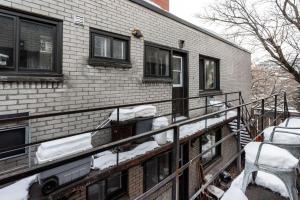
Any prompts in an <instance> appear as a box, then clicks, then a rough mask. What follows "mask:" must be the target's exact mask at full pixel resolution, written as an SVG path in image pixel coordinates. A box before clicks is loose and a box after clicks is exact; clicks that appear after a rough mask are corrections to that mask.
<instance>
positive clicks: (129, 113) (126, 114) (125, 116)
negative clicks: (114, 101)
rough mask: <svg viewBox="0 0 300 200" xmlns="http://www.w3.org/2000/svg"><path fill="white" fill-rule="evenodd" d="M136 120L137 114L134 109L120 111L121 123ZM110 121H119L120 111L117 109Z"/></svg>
mask: <svg viewBox="0 0 300 200" xmlns="http://www.w3.org/2000/svg"><path fill="white" fill-rule="evenodd" d="M134 118H135V113H134V112H133V110H132V109H126V108H122V109H119V121H127V120H130V119H134ZM109 119H110V120H111V121H118V111H117V109H115V110H114V111H113V112H112V114H111V115H110V117H109Z"/></svg>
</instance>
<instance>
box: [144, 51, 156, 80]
mask: <svg viewBox="0 0 300 200" xmlns="http://www.w3.org/2000/svg"><path fill="white" fill-rule="evenodd" d="M145 51H146V69H145V70H146V71H145V74H146V75H148V76H158V75H159V64H158V63H159V62H158V49H157V48H154V47H149V46H146V49H145Z"/></svg>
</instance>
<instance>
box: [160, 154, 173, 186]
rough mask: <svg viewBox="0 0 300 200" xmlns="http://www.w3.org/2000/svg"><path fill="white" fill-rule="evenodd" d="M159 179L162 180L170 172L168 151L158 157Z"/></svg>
mask: <svg viewBox="0 0 300 200" xmlns="http://www.w3.org/2000/svg"><path fill="white" fill-rule="evenodd" d="M158 162H159V181H162V180H163V179H165V178H166V177H167V176H168V175H169V174H170V165H169V153H167V154H164V155H163V156H161V157H159V159H158Z"/></svg>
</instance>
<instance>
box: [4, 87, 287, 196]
mask: <svg viewBox="0 0 300 200" xmlns="http://www.w3.org/2000/svg"><path fill="white" fill-rule="evenodd" d="M231 94H236V93H231ZM238 94H239V93H238ZM222 95H224V96H225V101H224V102H223V103H228V102H229V101H228V99H227V98H228V96H227V95H229V93H227V95H226V93H225V94H222ZM226 96H227V97H226ZM202 97H203V96H202ZM273 97H274V98H275V97H276V99H278V98H283V104H284V109H286V106H285V105H287V102H286V94H285V93H279V94H274V95H272V96H270V97H267V98H264V99H260V100H256V101H253V102H248V103H244V102H243V103H242V102H241V103H240V104H239V105H237V106H233V107H230V108H227V109H224V110H220V111H217V112H214V113H210V114H205V115H203V116H199V117H195V118H192V119H187V120H185V121H182V122H174V123H173V124H171V125H170V126H168V127H166V128H162V129H159V130H155V131H149V132H146V133H143V134H139V135H135V136H132V137H129V138H125V139H122V140H119V141H115V142H111V143H109V144H105V145H101V146H98V147H94V148H93V149H90V150H86V151H84V152H81V153H78V154H76V155H70V156H66V157H64V158H61V159H57V160H55V161H50V162H48V163H45V164H40V165H36V166H33V167H31V168H28V169H22V170H19V171H16V172H13V173H8V174H5V175H3V176H0V185H4V184H7V183H10V182H13V181H16V180H19V179H22V178H25V177H28V176H31V175H34V174H37V173H40V172H43V171H45V170H49V169H53V168H55V167H58V166H62V165H65V164H68V163H71V162H74V161H78V160H80V159H83V158H86V157H88V156H92V155H95V154H97V153H100V152H103V151H106V150H110V149H118V148H119V147H120V146H122V145H124V144H128V143H131V142H135V141H137V140H140V139H144V138H150V137H152V136H154V135H156V134H160V133H162V132H166V131H171V133H172V135H173V141H172V142H171V145H172V151H173V160H174V161H175V162H173V165H174V166H173V169H174V171H173V173H171V175H170V176H168V177H167V178H166V179H164V180H163V181H162V182H160V183H158V184H157V185H156V186H154V187H153V188H152V189H150V190H148V191H147V192H145V193H144V194H142V195H141V196H139V197H138V198H137V199H146V198H147V197H149V196H150V195H151V194H153V193H154V192H155V191H157V190H158V189H159V188H161V187H163V186H164V185H165V184H166V183H169V182H173V199H176V200H177V199H178V197H179V196H178V193H179V174H180V173H181V172H183V170H185V169H187V168H188V167H189V166H190V165H191V164H192V163H194V162H195V161H199V160H200V159H201V158H202V156H203V155H204V154H206V153H208V152H209V151H211V150H212V149H213V148H215V147H216V146H217V145H220V144H222V143H223V142H225V141H227V140H228V139H229V138H232V137H236V138H237V149H238V151H237V153H236V154H235V155H234V156H233V157H232V158H231V159H230V160H229V161H227V162H226V164H224V167H223V168H222V169H220V170H219V171H218V173H216V174H215V175H214V176H213V177H217V176H218V175H219V174H220V173H221V172H222V171H223V170H224V169H226V168H227V167H228V166H229V165H230V164H232V163H233V162H234V161H237V168H238V169H239V170H241V168H242V162H241V154H242V152H243V151H244V150H243V149H242V148H241V144H240V131H241V130H242V129H243V128H245V127H249V126H253V125H254V126H258V123H252V122H251V120H250V121H249V122H245V123H244V124H243V125H241V120H242V109H243V110H245V112H247V111H246V107H247V106H252V105H254V104H257V103H258V102H261V103H262V108H264V106H265V105H264V103H265V100H266V99H270V98H273ZM193 98H195V99H196V98H200V97H191V98H188V99H193ZM204 98H205V99H206V102H207V98H208V95H207V96H204ZM237 100H239V99H237ZM173 101H176V100H164V101H152V102H146V103H137V104H127V105H119V106H109V107H102V108H92V109H82V110H77V111H66V112H61V113H50V114H42V115H34V116H25V117H15V118H8V119H0V123H7V122H12V121H13V122H16V121H24V120H30V119H38V118H43V117H49V116H60V115H66V114H75V113H82V112H91V111H101V110H105V109H112V108H116V109H120V108H124V107H132V106H137V105H145V104H155V103H161V102H173ZM232 101H233V100H232ZM234 101H236V100H235V99H234ZM277 106H279V105H277V101H275V108H277ZM203 107H204V109H205V110H207V108H208V107H209V105H207V104H206V105H205V106H201V107H199V109H200V108H201V109H203ZM262 110H264V109H262ZM274 111H275V113H276V117H277V118H279V117H282V116H279V115H278V114H277V109H275V110H274ZM229 112H235V115H234V116H232V118H227V117H228V116H227V114H228V113H229ZM287 112H288V111H287V110H285V112H284V113H282V115H283V114H284V115H285V116H283V117H287V116H288V114H287ZM172 114H173V113H171V115H172ZM222 114H224V116H223V115H222ZM264 114H265V113H264V112H261V113H260V116H258V117H257V118H258V119H261V120H262V122H263V118H264ZM216 116H219V117H220V116H222V117H221V119H222V121H226V120H230V119H231V120H232V119H233V118H234V119H237V121H238V124H237V130H236V131H233V132H231V133H230V134H229V135H227V136H225V137H223V138H222V139H221V140H219V141H218V142H216V143H215V144H214V145H212V146H211V147H210V148H208V149H207V150H205V151H203V152H202V153H200V154H198V155H197V156H196V157H194V158H192V159H191V160H189V161H188V162H187V163H186V164H185V165H183V166H181V167H179V162H178V161H179V148H180V139H181V138H180V133H181V129H180V127H182V126H185V125H190V124H194V123H197V122H199V121H205V127H204V129H203V130H204V131H205V130H208V128H209V127H210V126H209V124H208V119H209V118H212V117H216ZM275 120H276V119H275ZM97 130H99V129H93V130H88V131H84V132H81V133H76V134H73V135H79V134H84V133H89V132H92V131H97ZM261 134H262V133H259V134H257V135H256V137H255V138H254V139H253V140H255V139H256V138H257V137H258V136H260V135H261ZM73 135H68V136H61V137H56V138H52V139H47V140H42V141H38V142H32V143H29V144H25V145H19V146H15V147H13V148H8V149H1V150H0V151H1V153H4V152H7V151H11V150H15V149H20V148H24V147H28V146H32V145H37V144H40V143H43V142H48V141H53V140H56V139H61V138H66V137H70V136H73ZM117 154H118V152H117ZM117 158H118V155H117ZM116 164H117V165H118V164H119V163H118V160H117V161H116ZM210 183H211V182H210V181H208V182H207V183H205V184H204V185H203V186H202V187H201V188H199V190H198V191H197V192H196V193H195V194H194V195H193V196H192V197H191V199H196V198H197V197H198V196H199V195H200V194H201V193H202V192H203V191H204V190H205V189H206V187H207V186H208V185H209V184H210Z"/></svg>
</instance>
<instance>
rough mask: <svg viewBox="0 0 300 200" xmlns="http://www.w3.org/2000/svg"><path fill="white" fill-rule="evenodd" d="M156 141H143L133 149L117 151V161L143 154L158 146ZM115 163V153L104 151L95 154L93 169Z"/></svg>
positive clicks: (110, 165)
mask: <svg viewBox="0 0 300 200" xmlns="http://www.w3.org/2000/svg"><path fill="white" fill-rule="evenodd" d="M158 147H159V145H158V144H157V142H156V141H150V142H145V143H143V144H140V145H138V146H137V147H135V148H134V149H132V150H130V151H126V152H121V153H119V163H121V162H124V161H127V160H131V159H133V158H135V157H137V156H140V155H143V154H145V153H147V152H149V151H152V150H154V149H156V148H158ZM116 164H117V153H113V152H111V151H104V152H101V153H98V154H96V155H95V158H94V163H93V169H100V170H103V169H106V168H109V167H112V166H115V165H116Z"/></svg>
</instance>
